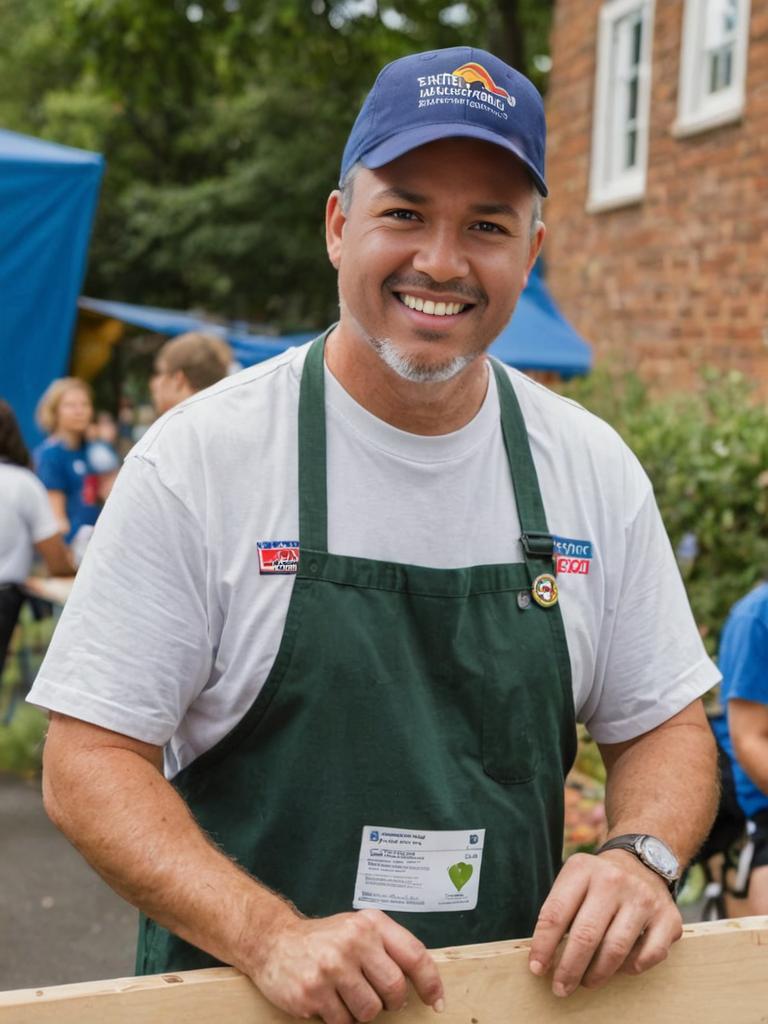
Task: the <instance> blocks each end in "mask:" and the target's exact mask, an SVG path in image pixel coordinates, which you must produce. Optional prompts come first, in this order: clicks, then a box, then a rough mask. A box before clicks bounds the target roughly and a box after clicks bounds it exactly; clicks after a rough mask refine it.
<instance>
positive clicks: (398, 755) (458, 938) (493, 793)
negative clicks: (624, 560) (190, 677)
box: [137, 338, 576, 974]
mask: <svg viewBox="0 0 768 1024" xmlns="http://www.w3.org/2000/svg"><path fill="white" fill-rule="evenodd" d="M323 359H324V338H319V339H317V341H315V342H314V344H313V345H312V347H311V348H310V350H309V353H308V354H307V358H306V363H305V366H304V371H303V375H302V381H301V396H300V402H299V513H300V516H299V523H300V529H299V540H300V545H301V546H300V556H299V565H298V572H297V574H296V579H295V581H294V587H293V591H292V596H291V600H290V604H289V608H288V614H287V617H286V621H285V627H284V632H283V636H282V640H281V644H280V648H279V651H278V654H277V657H276V659H275V662H274V665H273V666H272V670H271V672H270V674H269V676H268V678H267V681H266V683H265V684H264V686H263V688H262V690H261V691H260V693H259V695H258V697H257V698H256V700H255V701H254V703H253V705H252V706H251V708H250V710H249V711H248V712H247V713H246V715H245V716H244V717H243V719H242V720H241V721H240V722H239V723H238V725H237V726H235V728H234V729H233V730H232V731H231V732H230V733H229V734H228V735H227V736H226V737H224V738H223V739H222V740H221V741H220V742H218V743H217V744H216V745H215V746H214V747H212V748H211V749H210V750H208V751H206V752H205V753H204V754H202V755H201V756H200V757H198V758H197V760H195V761H194V762H193V763H192V764H190V765H189V766H188V767H187V768H185V769H184V770H183V771H181V772H180V773H179V774H178V775H177V776H176V777H175V778H174V780H173V785H174V786H175V787H176V788H177V790H178V791H179V793H180V794H181V796H182V797H183V798H184V800H186V802H187V803H188V805H189V807H190V808H191V811H192V813H193V814H194V816H195V818H196V820H197V821H198V823H199V824H200V826H201V828H203V829H204V830H205V831H206V832H207V833H208V834H209V835H210V836H211V837H212V839H213V840H214V842H216V843H217V844H219V845H220V846H221V847H222V849H224V850H225V851H226V852H227V854H228V855H229V856H231V857H233V858H234V859H235V860H236V861H237V862H238V863H239V864H241V865H242V866H243V867H245V868H246V869H247V870H248V871H250V872H251V873H252V874H253V875H254V876H255V877H256V878H258V879H259V880H260V881H261V882H263V883H264V884H265V885H266V886H269V887H270V888H271V889H274V890H276V891H277V892H280V893H282V894H283V895H284V896H286V897H287V898H288V899H290V900H291V901H293V903H295V904H296V906H297V907H298V908H299V910H300V911H301V912H302V913H304V914H306V915H307V916H311V917H319V916H326V915H331V914H336V913H340V912H342V911H349V910H352V909H353V898H354V896H355V892H356V878H357V870H358V858H359V856H360V849H361V841H362V839H363V829H364V828H365V827H366V826H367V827H368V828H369V829H374V828H384V829H395V830H399V829H403V830H413V831H414V832H415V833H417V834H425V833H426V834H428V833H431V832H432V831H438V832H440V831H451V830H457V831H460V830H463V831H464V832H468V831H469V832H473V833H475V838H474V839H471V840H470V841H474V842H476V841H477V835H478V834H480V830H485V831H484V842H483V844H482V860H481V863H479V864H477V862H474V863H476V864H477V870H478V872H479V888H478V890H477V905H476V906H475V907H474V909H467V908H466V907H465V908H462V909H456V910H449V911H446V912H427V911H417V912H406V911H404V912H400V911H389V910H388V911H387V912H388V913H390V914H391V916H392V917H393V918H394V919H395V920H397V921H399V922H400V924H402V925H403V926H404V927H406V928H407V929H409V930H410V931H411V932H413V933H414V934H415V935H417V936H418V937H419V938H420V939H421V940H422V941H423V942H424V943H426V945H427V946H430V947H437V946H448V945H458V944H464V943H476V942H490V941H494V940H497V939H506V938H514V937H522V936H527V935H530V934H531V933H532V931H533V927H534V924H535V921H536V917H537V914H538V911H539V908H540V906H541V904H542V902H543V901H544V898H545V897H546V895H547V893H548V892H549V889H550V887H551V885H552V882H553V880H554V877H555V875H556V873H557V871H558V870H559V868H560V865H561V850H562V839H563V785H564V778H565V774H566V773H567V771H568V769H569V767H570V765H571V763H572V761H573V758H574V756H575V749H576V733H575V719H574V711H573V697H572V689H571V673H570V663H569V659H568V650H567V645H566V638H565V632H564V629H563V622H562V618H561V615H560V607H559V605H558V604H553V605H551V606H549V607H542V606H540V605H539V604H538V603H537V602H536V601H535V600H533V598H532V591H533V589H534V583H535V581H536V580H537V578H538V577H539V576H540V575H541V574H542V573H551V572H552V538H551V536H550V535H549V534H548V531H547V523H546V517H545V514H544V508H543V505H542V501H541V496H540V492H539V486H538V481H537V478H536V471H535V468H534V465H533V460H532V458H531V453H530V449H529V446H528V438H527V433H526V430H525V425H524V423H523V420H522V416H521V413H520V409H519V406H518V403H517V398H516V396H515V393H514V389H513V388H512V386H511V384H510V382H509V378H508V377H507V375H506V373H505V371H504V370H503V369H502V368H501V367H500V366H498V365H497V364H495V363H494V362H493V361H492V366H493V371H494V373H495V375H496V380H497V384H498V391H499V401H500V406H501V421H502V428H503V433H504V440H505V444H506V449H507V455H508V460H509V467H510V473H511V474H512V478H513V481H514V488H515V496H516V501H517V507H518V512H519V517H520V525H521V531H522V542H523V550H524V559H525V560H524V561H523V562H520V563H514V564H509V565H503V564H498V565H480V566H472V567H470V568H462V569H433V568H427V567H424V566H416V565H403V564H399V563H392V562H382V561H374V560H371V559H365V558H350V557H346V556H342V555H335V554H331V553H329V552H328V550H327V540H326V537H327V504H326V465H325V403H324V379H323V373H324V365H323ZM367 835H368V838H370V835H369V834H368V833H367ZM457 859H461V857H460V855H459V857H458V858H457ZM451 870H453V869H451ZM458 870H459V872H460V875H459V876H456V877H455V876H454V875H452V876H451V877H452V878H455V882H456V886H455V887H456V889H457V890H458V889H459V885H460V884H461V885H463V882H464V878H463V875H462V874H461V872H466V871H468V869H467V868H465V867H464V868H459V869H458ZM217 963H218V961H217V960H215V959H214V958H213V957H212V956H210V955H208V954H207V953H205V952H202V951H201V950H199V949H196V948H195V947H193V946H191V945H189V944H188V943H186V942H184V941H182V940H181V939H179V938H177V937H176V936H175V935H173V934H171V933H170V932H168V931H167V930H166V929H164V928H161V927H160V926H159V925H157V924H156V923H155V922H154V921H152V920H149V919H147V918H144V917H142V920H141V927H140V934H139V949H138V957H137V972H138V973H144V974H150V973H162V972H167V971H177V970H190V969H193V968H197V967H209V966H213V965H215V964H217Z"/></svg>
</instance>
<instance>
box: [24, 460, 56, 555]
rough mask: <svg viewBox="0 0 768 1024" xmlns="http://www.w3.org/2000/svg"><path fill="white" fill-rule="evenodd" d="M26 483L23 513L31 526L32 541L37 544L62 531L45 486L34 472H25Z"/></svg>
mask: <svg viewBox="0 0 768 1024" xmlns="http://www.w3.org/2000/svg"><path fill="white" fill-rule="evenodd" d="M24 483H25V487H24V503H23V504H24V512H23V514H24V517H25V518H26V520H27V524H28V526H29V535H30V537H31V538H32V543H33V544H37V543H38V541H41V540H47V539H48V538H49V537H53V536H54V535H55V534H57V533H60V532H61V531H60V529H59V524H58V523H57V522H56V516H55V515H54V514H53V509H52V508H51V503H50V501H49V500H48V493H47V491H46V489H45V487H43V485H42V484H41V483H40V481H39V480H38V479H37V477H36V476H35V475H34V473H28V474H25V477H24Z"/></svg>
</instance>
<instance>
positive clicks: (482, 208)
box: [373, 185, 522, 221]
mask: <svg viewBox="0 0 768 1024" xmlns="http://www.w3.org/2000/svg"><path fill="white" fill-rule="evenodd" d="M373 198H374V199H375V200H382V199H397V200H399V201H400V202H403V203H411V204H412V205H413V206H423V205H425V204H426V203H428V202H429V198H428V197H427V196H424V195H421V193H419V192H411V191H410V190H409V189H407V188H400V187H399V186H397V185H393V186H392V187H391V188H384V189H382V190H381V191H380V192H376V193H375V194H374V196H373ZM470 211H471V212H472V213H474V214H477V215H478V216H481V217H500V216H501V217H504V216H506V217H512V218H514V219H515V220H518V221H522V217H521V216H520V214H519V212H518V211H517V210H516V209H515V207H514V206H511V205H510V204H509V203H474V204H473V205H472V206H470Z"/></svg>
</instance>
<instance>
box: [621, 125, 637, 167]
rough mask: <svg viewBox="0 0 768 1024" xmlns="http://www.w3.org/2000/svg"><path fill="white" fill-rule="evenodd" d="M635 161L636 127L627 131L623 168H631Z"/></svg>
mask: <svg viewBox="0 0 768 1024" xmlns="http://www.w3.org/2000/svg"><path fill="white" fill-rule="evenodd" d="M636 163H637V129H636V128H632V129H631V130H630V131H628V132H627V148H626V153H625V157H624V170H625V171H629V170H631V169H632V168H633V167H634V166H635V164H636Z"/></svg>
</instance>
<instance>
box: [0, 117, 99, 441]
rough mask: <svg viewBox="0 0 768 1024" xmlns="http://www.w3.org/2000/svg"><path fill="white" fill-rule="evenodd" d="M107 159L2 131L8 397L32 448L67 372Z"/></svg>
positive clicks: (3, 384)
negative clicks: (50, 396) (41, 402)
mask: <svg viewBox="0 0 768 1024" xmlns="http://www.w3.org/2000/svg"><path fill="white" fill-rule="evenodd" d="M103 171H104V160H103V158H102V157H101V156H100V155H99V154H98V153H88V152H85V151H84V150H81V149H72V148H71V147H69V146H59V145H57V144H56V143H53V142H44V141H42V140H41V139H33V138H29V137H28V136H25V135H17V134H16V133H15V132H8V131H2V130H0V397H2V398H5V399H6V400H7V401H8V402H10V403H11V405H12V406H13V408H14V411H15V412H16V415H17V416H18V418H19V422H20V424H21V428H22V431H23V433H24V436H25V438H26V440H27V443H28V444H29V445H34V444H35V443H36V442H37V441H38V440H39V439H40V433H39V431H38V429H37V427H36V425H35V422H34V411H35V406H36V405H37V401H38V399H39V398H40V395H41V394H42V393H43V391H44V390H45V388H46V387H47V386H48V384H49V383H50V382H51V381H52V380H53V379H54V378H56V377H60V376H62V375H63V374H65V373H66V372H67V367H68V365H69V352H70V344H71V339H72V328H73V325H74V320H75V315H76V313H77V296H78V294H79V293H80V289H81V287H82V283H83V276H84V274H85V265H86V257H87V252H88V240H89V237H90V233H91V225H92V223H93V215H94V213H95V210H96V203H97V200H98V193H99V185H100V182H101V176H102V173H103Z"/></svg>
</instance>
